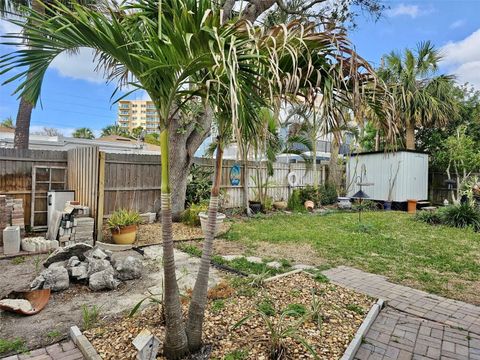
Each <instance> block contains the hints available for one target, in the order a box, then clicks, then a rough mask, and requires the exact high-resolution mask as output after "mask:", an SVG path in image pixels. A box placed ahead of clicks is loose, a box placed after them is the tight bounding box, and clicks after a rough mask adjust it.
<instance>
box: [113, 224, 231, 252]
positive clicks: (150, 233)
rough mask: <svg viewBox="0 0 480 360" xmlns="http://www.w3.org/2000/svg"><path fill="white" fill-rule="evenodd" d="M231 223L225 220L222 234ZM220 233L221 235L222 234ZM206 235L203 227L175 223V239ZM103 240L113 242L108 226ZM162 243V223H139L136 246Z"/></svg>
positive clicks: (196, 237)
mask: <svg viewBox="0 0 480 360" xmlns="http://www.w3.org/2000/svg"><path fill="white" fill-rule="evenodd" d="M230 227H231V223H230V222H224V223H223V224H222V227H221V230H220V235H222V234H225V233H226V232H227V231H228V230H230ZM220 235H219V236H220ZM203 238H204V235H203V232H202V228H201V227H193V226H188V225H185V224H182V223H173V240H174V241H178V240H194V239H203ZM103 239H104V240H103V241H105V242H112V235H111V232H110V230H109V229H108V227H106V226H104V228H103ZM161 243H162V224H161V223H153V224H143V225H139V227H138V232H137V241H136V242H135V246H143V245H152V244H161Z"/></svg>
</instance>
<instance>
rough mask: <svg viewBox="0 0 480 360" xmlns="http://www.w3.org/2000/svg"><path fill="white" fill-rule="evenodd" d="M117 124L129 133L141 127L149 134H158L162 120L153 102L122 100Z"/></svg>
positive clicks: (119, 105)
mask: <svg viewBox="0 0 480 360" xmlns="http://www.w3.org/2000/svg"><path fill="white" fill-rule="evenodd" d="M117 124H118V125H120V126H121V127H122V128H125V129H127V130H129V131H130V130H132V129H134V128H136V127H139V126H141V127H143V128H144V129H145V131H146V132H147V133H153V132H158V127H159V125H160V119H159V117H158V114H157V111H156V110H155V105H154V104H153V102H152V101H147V100H120V101H119V102H118V116H117Z"/></svg>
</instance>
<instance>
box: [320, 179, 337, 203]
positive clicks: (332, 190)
mask: <svg viewBox="0 0 480 360" xmlns="http://www.w3.org/2000/svg"><path fill="white" fill-rule="evenodd" d="M318 191H319V193H320V204H321V205H332V204H335V203H336V202H337V197H338V194H337V188H336V187H335V184H331V183H328V182H327V183H326V184H324V185H321V186H320V187H319V189H318Z"/></svg>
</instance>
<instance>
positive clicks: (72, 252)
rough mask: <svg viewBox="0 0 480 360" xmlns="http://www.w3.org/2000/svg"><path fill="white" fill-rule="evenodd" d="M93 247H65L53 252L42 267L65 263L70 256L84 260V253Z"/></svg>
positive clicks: (80, 244)
mask: <svg viewBox="0 0 480 360" xmlns="http://www.w3.org/2000/svg"><path fill="white" fill-rule="evenodd" d="M92 248H93V247H92V246H91V245H88V244H84V243H78V244H74V245H69V246H65V247H63V248H58V249H57V250H55V251H54V252H53V253H52V254H51V255H50V256H49V257H48V258H47V260H45V262H44V263H43V266H45V267H49V266H50V264H52V263H54V262H59V261H65V260H68V259H70V258H71V257H72V256H76V257H78V259H79V260H85V255H84V254H85V252H87V251H88V250H91V249H92Z"/></svg>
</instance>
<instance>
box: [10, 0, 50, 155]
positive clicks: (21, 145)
mask: <svg viewBox="0 0 480 360" xmlns="http://www.w3.org/2000/svg"><path fill="white" fill-rule="evenodd" d="M32 9H33V10H35V11H37V12H39V13H43V12H45V8H44V7H43V6H42V5H41V3H40V2H39V1H37V0H33V1H32ZM30 77H31V75H30V74H28V75H27V79H30ZM32 111H33V104H32V103H30V102H29V101H27V100H26V99H25V97H24V96H22V97H21V99H20V104H19V105H18V112H17V119H16V121H15V137H14V139H13V146H14V148H15V149H28V143H29V141H30V122H31V120H32Z"/></svg>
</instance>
